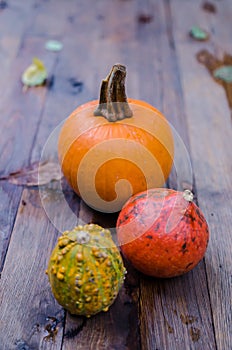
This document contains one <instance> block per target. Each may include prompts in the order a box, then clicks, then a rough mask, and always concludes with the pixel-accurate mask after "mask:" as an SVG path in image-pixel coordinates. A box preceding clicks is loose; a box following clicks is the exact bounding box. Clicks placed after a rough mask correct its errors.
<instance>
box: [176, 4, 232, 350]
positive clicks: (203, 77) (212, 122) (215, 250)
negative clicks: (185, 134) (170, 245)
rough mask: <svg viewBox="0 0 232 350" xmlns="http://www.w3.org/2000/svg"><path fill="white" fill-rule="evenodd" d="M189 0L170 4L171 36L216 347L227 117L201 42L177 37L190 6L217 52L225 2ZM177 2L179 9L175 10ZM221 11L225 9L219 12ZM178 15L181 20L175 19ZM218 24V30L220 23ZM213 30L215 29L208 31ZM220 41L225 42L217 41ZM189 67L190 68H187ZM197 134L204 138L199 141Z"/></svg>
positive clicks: (222, 344) (227, 344)
mask: <svg viewBox="0 0 232 350" xmlns="http://www.w3.org/2000/svg"><path fill="white" fill-rule="evenodd" d="M192 5H193V4H190V2H188V3H186V4H185V6H181V7H180V1H174V2H173V3H172V4H171V7H172V12H173V23H174V36H175V41H176V48H177V53H178V58H179V64H180V67H181V71H182V84H183V93H184V99H185V106H186V115H187V116H188V124H189V131H190V133H189V135H190V143H191V149H192V162H193V167H194V173H195V179H196V188H197V197H198V202H199V205H200V207H201V208H202V210H203V212H204V213H205V216H206V218H207V220H208V223H209V226H210V232H211V238H210V243H209V247H208V251H207V254H206V258H205V261H206V271H207V280H208V288H209V297H210V302H211V305H212V313H213V321H214V331H215V337H216V345H217V348H218V349H230V348H231V345H232V344H231V338H230V336H229V334H231V314H232V313H231V303H230V302H229V303H228V300H231V297H232V294H231V293H232V289H231V264H230V259H231V248H232V245H231V235H230V231H229V229H228V228H229V225H230V221H231V210H230V205H229V203H230V202H231V194H232V193H231V188H232V187H231V176H230V173H231V170H229V169H231V146H230V144H231V120H230V111H229V108H228V104H227V101H226V97H225V94H224V91H223V89H222V88H221V86H219V85H217V84H216V83H215V82H214V80H213V79H212V78H211V76H210V75H209V73H208V72H207V70H206V69H205V68H204V67H202V66H200V65H199V64H198V62H197V61H196V56H195V54H196V53H197V52H198V51H199V50H200V49H202V46H203V45H200V44H199V43H192V42H191V41H190V40H189V39H187V38H185V40H183V39H182V40H181V38H183V36H184V33H187V31H188V26H189V23H188V22H187V21H186V20H184V18H185V19H186V17H185V13H186V12H187V11H190V12H191V17H192V21H193V22H196V21H198V22H201V23H204V24H205V25H207V24H208V25H209V26H210V27H208V28H206V29H210V30H211V41H210V42H209V43H205V44H204V48H207V49H209V50H210V51H212V49H213V52H215V53H217V52H221V51H222V50H227V49H228V42H229V37H230V34H229V33H230V25H229V23H228V24H227V23H224V21H225V18H227V16H229V14H230V16H231V14H232V12H231V10H232V9H231V2H230V1H225V2H224V3H223V4H219V3H218V4H217V8H218V11H217V15H215V16H213V15H212V16H210V22H209V21H207V18H208V17H209V14H206V13H205V12H202V10H201V7H200V5H201V2H200V1H199V2H197V5H198V6H195V4H194V6H192ZM177 8H178V9H180V8H181V10H180V11H177ZM225 12H227V15H225ZM223 14H224V15H223ZM181 19H183V20H181ZM222 27H223V30H222V29H221V28H222ZM214 33H216V34H214ZM224 42H225V47H223V43H224ZM189 67H191V69H189ZM199 140H204V143H202V142H203V141H202V142H200V141H199Z"/></svg>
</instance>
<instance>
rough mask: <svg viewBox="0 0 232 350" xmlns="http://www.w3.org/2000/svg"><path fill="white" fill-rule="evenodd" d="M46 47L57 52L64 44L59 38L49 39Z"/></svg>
mask: <svg viewBox="0 0 232 350" xmlns="http://www.w3.org/2000/svg"><path fill="white" fill-rule="evenodd" d="M45 49H47V50H49V51H55V52H57V51H60V50H62V49H63V44H62V43H61V42H60V41H58V40H48V41H47V42H46V43H45Z"/></svg>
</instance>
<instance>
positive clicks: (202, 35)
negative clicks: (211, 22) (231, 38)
mask: <svg viewBox="0 0 232 350" xmlns="http://www.w3.org/2000/svg"><path fill="white" fill-rule="evenodd" d="M190 36H191V37H192V38H194V39H196V40H207V39H208V38H209V34H208V33H207V32H206V31H205V30H203V29H201V28H199V27H197V26H193V27H192V28H191V30H190Z"/></svg>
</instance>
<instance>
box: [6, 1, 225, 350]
mask: <svg viewBox="0 0 232 350" xmlns="http://www.w3.org/2000/svg"><path fill="white" fill-rule="evenodd" d="M210 3H211V6H209V4H208V5H207V6H204V1H201V0H195V1H191V0H185V1H183V0H124V1H123V0H97V1H91V0H68V1H64V0H63V1H62V0H50V1H49V0H48V1H45V0H44V1H42V0H41V1H39V0H30V1H29V0H24V1H18V0H8V1H7V0H6V1H1V2H0V65H1V79H0V96H1V97H0V120H1V128H0V177H1V179H0V270H1V280H0V308H1V312H0V349H1V350H13V349H15V350H16V349H17V350H37V349H65V350H69V349H70V350H74V349H82V350H85V349H86V350H88V349H99V350H101V349H107V350H108V349H114V350H116V349H117V350H123V349H133V350H135V349H143V350H156V349H157V350H158V349H159V350H166V349H178V350H180V349H204V350H206V349H218V350H230V349H232V336H231V334H232V327H231V315H232V307H231V301H232V289H231V278H232V270H231V265H232V259H231V251H232V244H231V197H232V186H231V169H232V168H231V159H232V152H231V146H232V144H231V137H232V132H231V107H232V102H231V96H232V93H231V91H232V90H231V86H232V84H231V83H229V84H224V85H223V84H222V83H220V81H219V80H217V81H215V79H213V76H212V74H211V73H210V71H212V69H213V68H215V65H216V66H220V65H222V64H223V59H224V55H225V54H232V40H231V38H232V22H231V19H232V1H231V0H222V1H216V0H211V1H210ZM212 5H213V6H212ZM195 25H196V26H199V27H201V28H203V29H205V30H206V31H207V32H208V33H209V34H210V37H209V40H208V41H196V40H194V39H193V38H191V37H190V36H189V31H190V29H191V28H192V27H193V26H195ZM50 39H57V40H59V41H61V42H62V43H63V49H62V50H61V51H59V52H51V51H48V50H46V49H45V47H44V45H45V42H46V41H47V40H50ZM202 50H206V51H207V55H208V56H207V57H206V58H205V56H204V57H203V56H202ZM206 51H204V52H205V53H206ZM199 52H201V56H199ZM209 53H210V54H211V55H212V56H209ZM34 56H36V57H38V58H40V59H41V60H43V62H44V63H45V66H46V68H47V71H48V81H47V83H46V85H45V86H41V87H34V88H28V89H25V88H23V86H22V83H21V75H22V72H23V71H24V70H25V69H26V67H27V66H28V65H29V64H30V63H31V60H32V58H33V57H34ZM200 57H201V58H200ZM202 57H203V59H202ZM210 57H211V61H209V58H210ZM228 59H229V61H230V58H228V57H227V60H228ZM202 60H203V61H202ZM118 62H120V63H123V64H125V65H126V66H127V72H128V75H127V81H126V82H127V93H128V96H131V97H133V98H137V99H142V100H145V101H147V102H149V103H151V104H152V105H154V106H156V107H157V108H158V109H160V110H161V111H162V112H163V113H164V114H165V116H166V117H167V119H168V120H169V121H170V123H171V124H172V125H173V126H174V128H175V130H177V132H178V134H179V135H180V137H181V139H182V140H183V142H184V144H185V145H186V148H187V150H188V153H189V155H190V159H191V164H192V169H193V174H194V188H193V192H194V195H195V200H196V202H197V203H198V205H199V206H200V208H201V209H202V211H203V212H204V214H205V217H206V219H207V221H208V223H209V227H210V234H211V236H210V242H209V246H208V249H207V252H206V255H205V258H204V260H203V261H201V262H200V264H199V265H198V266H197V267H196V268H195V269H194V270H193V271H191V272H189V273H187V274H186V275H184V276H181V277H177V278H172V279H167V280H165V279H163V280H162V279H155V278H149V277H146V276H144V275H142V274H140V273H138V272H136V271H135V270H134V269H132V268H131V267H128V275H127V278H126V280H125V284H124V286H123V288H122V290H121V291H120V294H119V296H118V298H117V300H116V302H115V303H114V305H113V306H112V307H111V308H110V310H109V311H108V312H107V313H100V314H98V315H96V316H95V317H92V318H90V319H85V318H84V317H72V316H70V315H69V314H68V313H66V312H65V311H64V310H63V309H62V308H61V307H60V306H59V305H58V304H57V303H56V301H55V300H54V298H53V295H52V294H51V290H50V286H49V283H48V278H47V276H46V275H45V269H46V267H47V263H48V259H49V256H50V253H51V251H52V249H53V247H54V246H55V244H56V241H57V237H58V236H59V235H60V232H59V229H58V228H60V227H63V228H65V226H66V224H67V225H68V223H69V211H66V210H65V208H64V207H63V205H64V203H66V202H68V203H69V205H70V206H71V207H72V213H76V214H77V217H78V218H79V219H80V220H83V221H85V222H97V223H99V224H101V225H102V226H105V227H114V225H115V220H116V215H106V214H105V215H104V214H100V213H99V214H98V213H97V212H94V211H93V210H91V209H90V208H88V207H87V206H86V205H85V204H84V203H83V202H82V201H80V200H79V199H78V197H77V196H76V195H75V194H74V193H73V192H72V190H71V189H70V188H68V187H66V189H65V190H64V196H63V197H64V198H65V199H66V202H65V201H63V200H59V195H60V192H59V191H58V189H57V183H59V181H53V182H52V183H49V184H47V185H44V186H43V188H45V189H47V193H48V194H49V195H47V197H46V200H41V191H40V189H41V188H40V187H38V186H29V185H30V184H29V183H28V182H27V181H28V180H26V183H25V184H24V185H22V184H20V181H21V180H22V178H23V179H25V175H24V176H23V177H22V178H21V180H20V181H19V179H18V178H17V179H18V180H16V183H12V182H14V179H15V177H14V176H13V177H12V176H9V174H11V173H12V172H15V171H20V170H22V169H24V170H25V169H26V170H25V171H27V167H28V166H31V165H32V164H34V165H35V164H38V162H40V161H41V152H42V151H43V150H44V147H45V145H46V141H47V139H48V137H49V135H50V134H51V133H52V132H53V131H54V129H55V128H56V127H57V125H59V123H61V122H62V121H63V120H64V119H65V118H66V117H67V116H68V115H69V113H70V112H71V111H72V110H73V109H74V108H75V107H76V106H78V105H80V104H82V103H84V102H86V101H88V100H92V99H95V98H98V91H99V83H100V81H101V79H102V78H104V77H105V76H106V75H107V74H108V72H109V70H110V68H111V66H112V65H113V64H114V63H118ZM227 62H228V61H227ZM230 62H231V61H230ZM202 63H207V64H208V65H210V64H211V66H210V67H209V69H207V68H206V67H205V65H204V64H202ZM226 91H227V92H226ZM52 150H54V148H53V149H52ZM46 152H47V150H46ZM46 152H45V156H47V155H48V153H49V152H48V153H46ZM183 163H184V161H183ZM178 176H181V174H178ZM17 181H18V182H17ZM173 181H174V180H173ZM173 181H172V179H171V178H170V180H169V186H170V187H174V185H175V184H174V182H173ZM46 186H47V187H46ZM45 207H46V208H45ZM45 209H46V210H45ZM54 223H55V225H54ZM57 227H58V228H57Z"/></svg>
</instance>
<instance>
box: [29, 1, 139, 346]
mask: <svg viewBox="0 0 232 350" xmlns="http://www.w3.org/2000/svg"><path fill="white" fill-rule="evenodd" d="M80 5H81V6H82V11H81V12H80V8H79V6H78V4H77V3H76V5H75V6H71V9H70V15H69V16H68V17H69V18H70V16H71V15H72V21H71V22H70V23H68V25H67V26H66V27H65V31H64V35H63V36H62V42H63V44H64V50H63V51H62V53H61V55H60V59H59V60H58V62H57V65H56V67H55V70H54V73H53V74H54V84H53V86H52V88H51V89H50V93H49V96H48V98H47V100H46V106H45V109H44V111H43V115H42V116H41V123H40V128H39V130H38V133H37V138H36V142H35V145H34V148H33V151H32V159H33V160H36V159H38V158H39V157H40V155H41V152H43V151H44V152H45V153H44V156H43V157H45V158H46V155H47V156H50V157H52V156H54V157H55V158H56V154H54V153H56V148H55V147H54V148H52V149H51V150H50V151H48V152H47V149H49V147H47V148H46V146H45V149H44V145H45V144H46V142H47V138H48V136H49V134H50V133H51V132H52V130H53V129H54V128H55V127H56V126H57V125H58V124H59V123H60V122H61V121H63V119H64V118H66V117H67V115H68V114H69V113H70V112H71V111H72V110H73V109H74V108H75V107H76V106H77V105H80V104H81V103H84V102H87V101H88V100H91V99H93V98H98V94H99V86H100V81H101V80H102V79H103V78H104V77H105V76H106V75H107V74H108V71H109V69H110V68H111V66H112V65H113V64H114V63H115V62H118V61H121V59H120V57H121V56H122V55H123V53H122V51H120V50H118V47H117V46H115V48H116V55H115V52H111V46H112V41H111V39H110V40H109V39H107V40H106V41H105V40H103V39H102V37H101V36H100V34H99V33H100V32H102V33H105V34H106V35H107V36H108V35H109V34H108V31H107V28H108V25H109V23H108V21H109V19H108V18H106V23H102V20H100V19H99V17H100V16H103V17H104V16H105V17H106V15H109V13H108V12H109V11H108V10H107V9H108V7H107V3H106V1H102V2H101V3H98V4H96V5H94V6H92V7H90V6H89V4H88V3H84V2H80ZM113 8H115V9H117V6H116V5H115V6H113ZM127 8H128V6H127ZM111 10H112V8H111ZM89 18H92V21H89ZM116 23H117V25H119V22H118V19H117V21H116ZM83 28H85V33H86V36H85V37H84V36H83ZM93 28H94V31H93ZM74 31H75V33H76V35H75V37H73V35H72V33H73V32H74ZM89 42H93V43H94V45H93V46H91V47H89V44H88V43H89ZM87 51H88V52H89V54H88V56H86V52H87ZM102 52H104V55H102ZM100 56H102V59H101V61H102V62H101V65H99V67H97V66H96V62H95V60H94V57H100ZM116 57H117V58H116ZM115 60H116V61H115ZM75 82H81V84H82V85H81V89H79V88H78V89H77V87H76V86H75ZM132 88H133V86H132ZM46 152H47V153H46ZM53 152H54V153H53ZM52 153H53V154H52ZM48 210H49V209H48ZM78 218H79V220H80V221H81V222H83V221H84V222H85V223H88V222H95V223H98V224H101V225H102V226H104V227H112V228H114V227H115V220H116V216H113V217H112V216H105V215H104V214H100V213H97V212H94V211H93V210H91V209H90V208H88V207H87V206H86V205H85V204H84V203H81V207H80V211H79V215H78ZM134 274H135V272H134ZM131 281H132V282H131ZM137 294H138V282H137V283H136V282H135V277H133V274H132V273H131V274H128V277H127V280H126V282H125V287H124V288H123V289H122V291H121V292H120V295H119V298H118V299H117V301H116V303H115V305H113V306H112V308H110V310H109V311H108V312H107V314H99V315H96V316H95V317H94V318H92V319H90V320H87V321H84V325H85V326H84V327H83V325H82V323H83V319H82V318H78V317H71V316H70V315H69V314H68V315H67V319H66V324H65V336H64V345H63V347H64V348H65V349H66V348H67V349H73V348H80V349H82V348H89V347H90V345H89V343H90V338H91V347H92V348H94V347H99V349H100V348H105V349H106V348H110V347H112V348H113V347H114V348H120V349H123V348H126V346H127V348H130V349H136V348H137V346H139V330H138V323H139V322H138V309H137V305H138V303H137V298H138V297H136V295H137ZM96 325H97V329H98V331H96ZM93 329H95V332H93ZM137 344H138V345H137Z"/></svg>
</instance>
